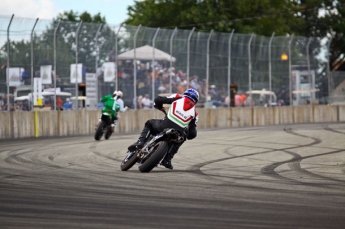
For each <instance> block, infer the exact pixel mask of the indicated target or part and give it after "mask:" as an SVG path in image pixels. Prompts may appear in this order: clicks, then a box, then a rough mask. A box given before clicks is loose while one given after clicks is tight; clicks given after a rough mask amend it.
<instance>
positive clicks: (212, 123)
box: [0, 105, 345, 139]
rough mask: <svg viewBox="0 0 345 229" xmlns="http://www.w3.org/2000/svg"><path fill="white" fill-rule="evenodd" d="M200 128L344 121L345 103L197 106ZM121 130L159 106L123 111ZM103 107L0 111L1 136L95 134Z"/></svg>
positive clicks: (136, 125) (132, 129)
mask: <svg viewBox="0 0 345 229" xmlns="http://www.w3.org/2000/svg"><path fill="white" fill-rule="evenodd" d="M198 112H199V122H198V129H203V128H226V127H229V128H230V127H243V126H264V125H281V124H296V123H313V122H344V121H345V106H344V105H339V106H330V105H312V106H294V107H287V106H283V107H254V108H247V107H240V108H217V109H212V108H211V109H206V108H205V109H198ZM120 115H121V118H120V120H119V122H118V125H117V126H116V128H115V132H118V133H139V132H140V131H141V130H142V129H143V127H144V125H145V122H146V121H147V120H148V119H152V118H157V119H161V118H163V117H164V114H163V113H162V112H161V111H158V110H128V111H127V112H126V113H121V114H120ZM99 117H100V111H87V110H78V111H73V110H72V111H35V112H27V111H16V112H0V123H1V125H0V139H15V138H27V137H42V136H44V137H49V136H71V135H90V134H94V132H95V127H96V125H97V123H98V119H99Z"/></svg>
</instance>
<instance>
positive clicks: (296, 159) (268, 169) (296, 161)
mask: <svg viewBox="0 0 345 229" xmlns="http://www.w3.org/2000/svg"><path fill="white" fill-rule="evenodd" d="M284 131H285V132H287V133H289V134H293V135H296V136H300V137H305V138H310V139H313V142H311V143H309V144H304V145H298V146H292V147H287V148H283V149H272V148H266V149H269V150H267V151H264V152H260V153H253V154H246V155H241V156H231V157H226V158H222V159H216V160H211V161H207V162H203V163H199V164H195V165H191V166H189V167H188V168H187V171H192V172H193V173H194V174H197V175H201V176H202V177H204V178H205V179H207V180H213V179H215V175H210V174H205V173H204V172H202V171H201V168H202V167H204V166H206V165H210V164H213V163H217V162H222V161H226V160H232V159H236V158H241V157H247V156H254V155H260V154H264V153H271V152H274V151H277V150H279V151H283V152H285V153H287V154H290V155H292V156H293V158H292V159H289V160H285V161H281V162H275V163H272V164H270V165H267V166H265V167H263V168H262V169H261V173H262V174H264V175H267V176H270V177H273V178H277V179H281V180H285V181H288V182H291V183H297V184H303V185H311V186H315V185H318V186H320V184H319V183H318V184H313V183H305V182H301V181H298V180H294V179H291V178H286V177H283V176H281V175H279V174H278V173H276V172H275V171H274V170H275V169H276V168H277V167H278V166H280V165H283V164H286V163H288V164H289V165H288V166H289V167H290V168H292V169H294V170H295V171H297V172H300V173H303V174H307V175H309V176H313V177H317V178H322V179H327V180H332V181H334V182H341V183H344V181H342V180H338V179H330V178H328V177H324V176H321V175H318V174H314V173H311V172H309V171H306V170H305V169H302V168H301V167H300V162H301V161H302V160H303V159H305V158H308V157H310V156H308V157H304V158H303V157H301V156H300V155H299V154H297V153H294V152H289V151H288V150H291V149H297V148H302V147H309V146H313V145H317V144H319V143H321V142H322V141H321V140H320V139H318V138H314V137H310V136H305V135H302V134H298V133H295V132H293V131H292V130H291V128H284ZM205 145H209V143H207V144H205ZM236 146H239V145H236ZM244 147H248V146H244ZM255 148H258V147H255ZM259 148H261V147H259ZM227 151H228V149H225V150H224V153H227ZM341 151H343V150H341ZM338 152H340V151H339V150H338V151H333V152H332V153H338ZM329 154H331V153H329ZM314 156H321V155H314ZM322 186H332V185H331V184H324V185H322Z"/></svg>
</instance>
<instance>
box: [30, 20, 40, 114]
mask: <svg viewBox="0 0 345 229" xmlns="http://www.w3.org/2000/svg"><path fill="white" fill-rule="evenodd" d="M37 22H38V18H37V19H36V21H35V24H34V26H33V27H32V30H31V41H30V42H31V110H33V109H34V89H33V88H34V80H33V79H34V39H33V36H34V30H35V27H36V24H37Z"/></svg>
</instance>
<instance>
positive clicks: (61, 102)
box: [56, 97, 63, 109]
mask: <svg viewBox="0 0 345 229" xmlns="http://www.w3.org/2000/svg"><path fill="white" fill-rule="evenodd" d="M62 107H63V101H62V99H61V98H60V97H58V98H56V108H57V109H61V108H62Z"/></svg>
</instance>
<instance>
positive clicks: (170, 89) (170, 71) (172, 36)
mask: <svg viewBox="0 0 345 229" xmlns="http://www.w3.org/2000/svg"><path fill="white" fill-rule="evenodd" d="M176 31H177V27H175V29H174V32H173V33H172V35H171V37H170V70H169V75H170V83H169V85H170V87H169V93H170V94H171V93H172V86H171V82H172V42H173V39H174V36H175V33H176Z"/></svg>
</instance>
